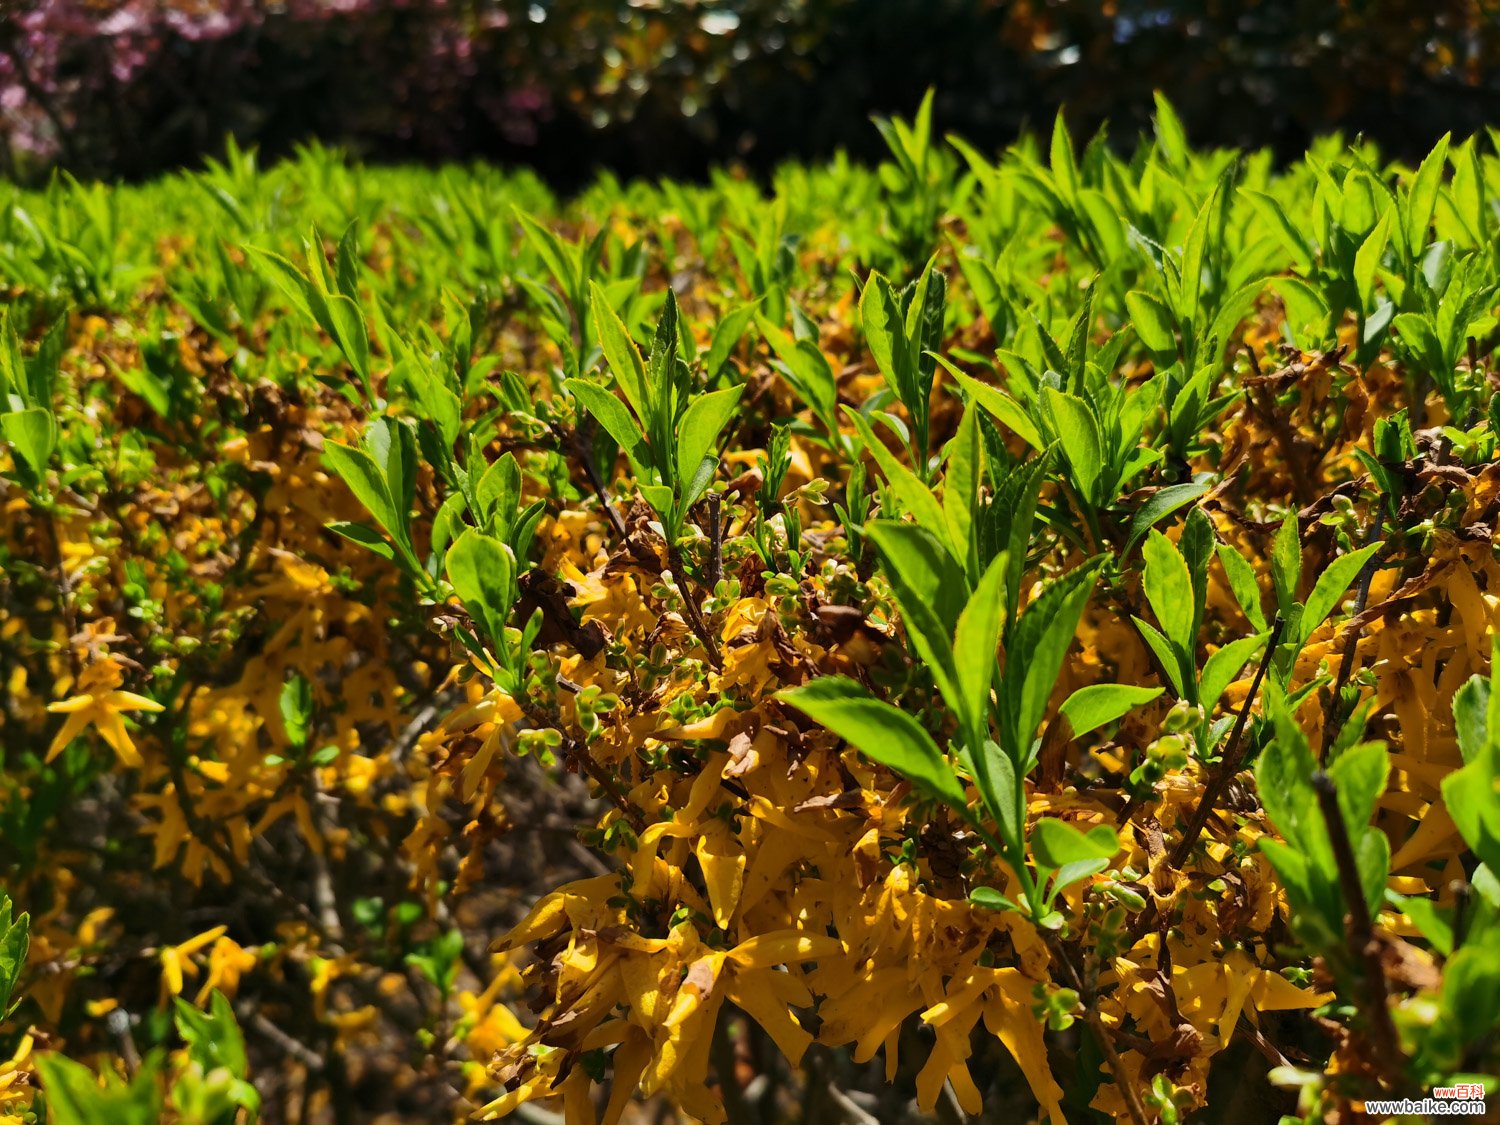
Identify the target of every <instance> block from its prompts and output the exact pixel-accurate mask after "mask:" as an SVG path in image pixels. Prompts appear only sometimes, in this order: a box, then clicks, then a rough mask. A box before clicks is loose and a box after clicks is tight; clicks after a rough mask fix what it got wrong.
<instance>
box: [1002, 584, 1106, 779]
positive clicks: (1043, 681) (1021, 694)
mask: <svg viewBox="0 0 1500 1125" xmlns="http://www.w3.org/2000/svg"><path fill="white" fill-rule="evenodd" d="M1097 573H1098V564H1097V563H1096V562H1090V563H1088V564H1086V565H1084V566H1081V567H1079V568H1078V569H1077V570H1074V571H1071V572H1070V573H1068V574H1066V575H1064V576H1063V577H1061V578H1059V579H1057V580H1055V581H1054V582H1052V583H1051V585H1049V586H1048V587H1047V588H1046V589H1045V590H1043V591H1042V594H1041V596H1040V597H1039V598H1037V599H1036V601H1034V602H1033V603H1032V604H1031V605H1030V606H1028V607H1027V608H1026V612H1025V613H1023V614H1022V615H1021V619H1020V620H1019V621H1018V622H1017V623H1016V628H1015V630H1014V631H1013V633H1012V635H1011V637H1010V639H1009V640H1008V641H1007V642H1006V656H1005V659H1006V667H1005V674H1004V676H1003V677H1002V678H1001V686H1000V713H1001V729H1002V732H1003V734H1004V736H1005V737H1004V740H1003V743H1004V745H1005V750H1006V752H1007V753H1009V754H1011V755H1012V757H1013V758H1015V760H1016V761H1017V762H1020V763H1025V766H1026V769H1024V770H1022V771H1021V772H1023V773H1024V772H1027V771H1029V769H1030V765H1031V742H1032V737H1033V736H1034V735H1035V734H1036V728H1037V724H1038V723H1040V722H1041V721H1042V715H1043V714H1044V713H1045V711H1046V709H1047V700H1048V699H1049V698H1050V697H1051V695H1052V689H1053V688H1054V687H1055V686H1056V684H1057V674H1058V672H1059V671H1060V670H1061V668H1062V663H1063V658H1064V657H1066V656H1067V654H1068V649H1069V648H1070V647H1071V646H1072V644H1073V634H1074V633H1076V632H1077V631H1078V622H1079V619H1080V618H1082V617H1083V609H1084V606H1086V605H1087V604H1088V600H1089V595H1090V594H1091V593H1093V589H1094V580H1095V577H1096V575H1097Z"/></svg>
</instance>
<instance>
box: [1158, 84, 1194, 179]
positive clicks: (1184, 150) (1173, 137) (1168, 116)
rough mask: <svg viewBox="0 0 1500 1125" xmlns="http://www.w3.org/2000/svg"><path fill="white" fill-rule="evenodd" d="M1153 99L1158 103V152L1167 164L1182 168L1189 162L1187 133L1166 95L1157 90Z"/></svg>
mask: <svg viewBox="0 0 1500 1125" xmlns="http://www.w3.org/2000/svg"><path fill="white" fill-rule="evenodd" d="M1152 97H1153V98H1154V99H1155V101H1156V118H1155V122H1156V151H1157V152H1159V153H1161V154H1162V156H1163V157H1164V158H1165V161H1166V163H1167V164H1169V165H1171V166H1173V167H1176V168H1180V167H1182V166H1183V165H1184V164H1185V163H1186V162H1187V157H1188V152H1189V149H1188V143H1187V132H1186V131H1185V130H1184V129H1183V127H1182V120H1181V119H1180V118H1179V117H1178V116H1177V111H1176V110H1174V109H1173V108H1172V103H1171V102H1169V101H1167V97H1166V95H1165V94H1163V93H1162V92H1161V91H1160V90H1155V91H1153V92H1152Z"/></svg>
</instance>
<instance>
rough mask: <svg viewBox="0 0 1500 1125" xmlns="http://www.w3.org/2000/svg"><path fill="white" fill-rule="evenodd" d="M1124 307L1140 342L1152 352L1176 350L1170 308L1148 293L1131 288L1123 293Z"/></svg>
mask: <svg viewBox="0 0 1500 1125" xmlns="http://www.w3.org/2000/svg"><path fill="white" fill-rule="evenodd" d="M1125 307H1126V308H1127V309H1128V310H1129V311H1130V320H1131V323H1132V324H1134V325H1135V330H1136V333H1137V334H1138V335H1139V336H1140V338H1141V343H1143V344H1145V345H1146V347H1148V348H1150V349H1151V350H1152V351H1153V352H1174V353H1175V352H1176V351H1177V331H1176V330H1177V324H1176V321H1174V320H1173V319H1172V310H1171V309H1169V308H1167V306H1166V305H1165V304H1163V303H1162V302H1161V300H1159V299H1158V298H1156V297H1153V296H1152V295H1151V294H1150V293H1143V292H1141V291H1140V290H1139V289H1132V290H1131V291H1130V292H1129V293H1126V294H1125Z"/></svg>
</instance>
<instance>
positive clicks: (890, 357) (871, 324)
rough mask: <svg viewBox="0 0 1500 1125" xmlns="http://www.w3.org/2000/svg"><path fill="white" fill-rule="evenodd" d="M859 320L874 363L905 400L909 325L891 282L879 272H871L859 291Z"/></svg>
mask: <svg viewBox="0 0 1500 1125" xmlns="http://www.w3.org/2000/svg"><path fill="white" fill-rule="evenodd" d="M859 319H860V326H861V328H862V329H863V331H864V334H865V344H866V345H867V346H868V347H869V349H870V355H871V356H873V357H874V359H875V366H876V367H877V368H878V369H879V370H880V373H881V374H882V375H884V376H885V378H886V381H887V382H889V383H890V384H891V386H892V387H894V388H895V389H896V392H897V395H898V397H900V398H902V399H903V400H904V399H905V397H906V395H905V394H904V393H903V392H904V388H903V386H902V384H903V383H904V382H905V379H906V372H905V371H904V370H902V367H904V363H903V359H904V357H903V354H902V353H903V352H904V351H905V349H906V336H905V332H906V325H905V320H904V318H903V317H902V315H901V306H900V304H899V303H898V301H897V300H896V294H895V292H894V290H892V288H891V283H890V282H889V281H887V280H886V279H885V278H884V277H883V276H881V275H880V274H879V273H871V274H870V277H869V279H868V280H867V281H866V282H865V287H864V291H863V292H861V293H860V296H859Z"/></svg>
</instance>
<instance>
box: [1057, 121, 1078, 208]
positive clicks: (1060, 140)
mask: <svg viewBox="0 0 1500 1125" xmlns="http://www.w3.org/2000/svg"><path fill="white" fill-rule="evenodd" d="M1050 163H1051V167H1052V178H1053V179H1054V180H1055V181H1056V183H1057V193H1058V195H1060V196H1062V198H1063V200H1064V201H1065V202H1068V203H1071V202H1072V201H1073V200H1075V199H1077V198H1078V189H1079V186H1080V185H1079V181H1078V164H1077V162H1076V161H1075V160H1074V158H1073V138H1072V137H1071V136H1069V135H1068V123H1067V122H1066V121H1064V120H1063V115H1062V110H1061V109H1059V110H1058V111H1057V116H1056V117H1055V118H1053V119H1052V146H1051V152H1050Z"/></svg>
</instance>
